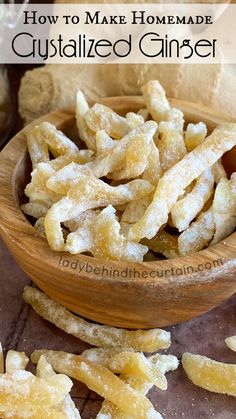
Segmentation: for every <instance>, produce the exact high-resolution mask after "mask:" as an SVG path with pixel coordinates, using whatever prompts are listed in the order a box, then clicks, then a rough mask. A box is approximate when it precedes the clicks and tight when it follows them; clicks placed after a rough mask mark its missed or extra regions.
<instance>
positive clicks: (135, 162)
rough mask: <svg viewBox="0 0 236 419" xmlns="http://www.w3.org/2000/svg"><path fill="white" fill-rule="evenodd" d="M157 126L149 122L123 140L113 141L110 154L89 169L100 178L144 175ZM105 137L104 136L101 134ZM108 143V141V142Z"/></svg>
mask: <svg viewBox="0 0 236 419" xmlns="http://www.w3.org/2000/svg"><path fill="white" fill-rule="evenodd" d="M156 129H157V124H156V123H155V122H154V121H147V122H145V123H144V124H142V125H139V126H137V127H135V128H134V129H132V130H130V131H129V132H128V133H127V134H126V135H125V136H124V137H123V138H122V139H121V140H119V141H116V140H112V141H113V143H115V144H113V145H112V144H111V141H110V146H109V153H105V155H104V157H103V158H102V159H101V156H99V155H98V157H97V158H95V160H94V161H93V162H91V163H88V165H87V167H88V168H90V169H91V170H92V171H93V173H94V175H95V176H96V177H98V178H100V177H103V176H107V175H108V174H109V173H110V176H109V177H111V178H114V179H126V178H130V177H133V178H134V177H136V176H139V175H140V174H142V173H143V171H144V169H145V168H146V165H147V159H148V155H149V152H150V150H151V148H150V147H149V145H150V143H151V142H152V139H153V136H154V134H155V132H156ZM100 135H103V137H104V134H100ZM106 142H107V140H106Z"/></svg>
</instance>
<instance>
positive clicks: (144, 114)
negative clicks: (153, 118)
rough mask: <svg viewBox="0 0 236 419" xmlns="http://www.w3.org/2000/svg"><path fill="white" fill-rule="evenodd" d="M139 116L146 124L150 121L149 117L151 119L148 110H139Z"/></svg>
mask: <svg viewBox="0 0 236 419" xmlns="http://www.w3.org/2000/svg"><path fill="white" fill-rule="evenodd" d="M137 115H140V116H142V117H143V119H144V122H146V121H147V120H148V117H149V112H148V110H147V108H142V109H139V111H138V113H137Z"/></svg>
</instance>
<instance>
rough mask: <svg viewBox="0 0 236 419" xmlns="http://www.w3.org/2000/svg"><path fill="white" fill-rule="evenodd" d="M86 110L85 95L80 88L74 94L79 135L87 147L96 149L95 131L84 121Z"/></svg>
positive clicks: (87, 106) (87, 109)
mask: <svg viewBox="0 0 236 419" xmlns="http://www.w3.org/2000/svg"><path fill="white" fill-rule="evenodd" d="M88 111H89V105H88V103H87V101H86V99H85V96H84V94H83V93H82V92H81V90H78V91H77V94H76V108H75V117H76V124H77V128H78V133H79V137H80V139H81V140H82V141H84V143H85V144H86V146H87V147H88V149H90V150H96V144H95V133H94V132H93V131H92V130H91V129H90V128H89V127H88V125H87V122H86V114H87V112H88Z"/></svg>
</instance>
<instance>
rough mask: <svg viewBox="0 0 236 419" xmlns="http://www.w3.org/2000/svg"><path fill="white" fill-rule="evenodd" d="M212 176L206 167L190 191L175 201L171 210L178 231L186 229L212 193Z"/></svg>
mask: <svg viewBox="0 0 236 419" xmlns="http://www.w3.org/2000/svg"><path fill="white" fill-rule="evenodd" d="M213 190H214V176H213V173H212V170H211V169H206V170H205V171H204V172H203V173H202V175H201V176H199V178H198V179H197V180H196V184H195V185H194V187H193V189H192V191H191V192H190V193H188V194H187V195H186V196H185V197H184V198H182V199H180V200H179V201H177V202H176V204H175V205H174V206H173V208H172V210H171V216H172V221H173V224H174V226H175V227H177V228H178V230H179V231H183V230H186V228H188V227H189V224H190V223H191V221H193V219H194V218H195V217H196V215H197V214H198V213H199V212H200V211H201V209H202V208H203V206H204V204H205V203H206V202H207V200H208V199H209V198H210V196H211V195H212V194H213Z"/></svg>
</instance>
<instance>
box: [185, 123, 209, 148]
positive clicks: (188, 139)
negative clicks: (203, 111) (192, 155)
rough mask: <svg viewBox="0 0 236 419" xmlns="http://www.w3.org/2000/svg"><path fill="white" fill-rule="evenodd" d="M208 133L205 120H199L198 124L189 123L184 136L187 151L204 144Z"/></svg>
mask: <svg viewBox="0 0 236 419" xmlns="http://www.w3.org/2000/svg"><path fill="white" fill-rule="evenodd" d="M206 135H207V127H206V125H205V124H204V123H203V122H199V123H198V124H188V126H187V129H186V132H185V137H184V141H185V145H186V148H187V151H188V152H190V151H192V150H194V148H196V147H198V146H199V145H200V144H202V143H203V142H204V140H205V138H206Z"/></svg>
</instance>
